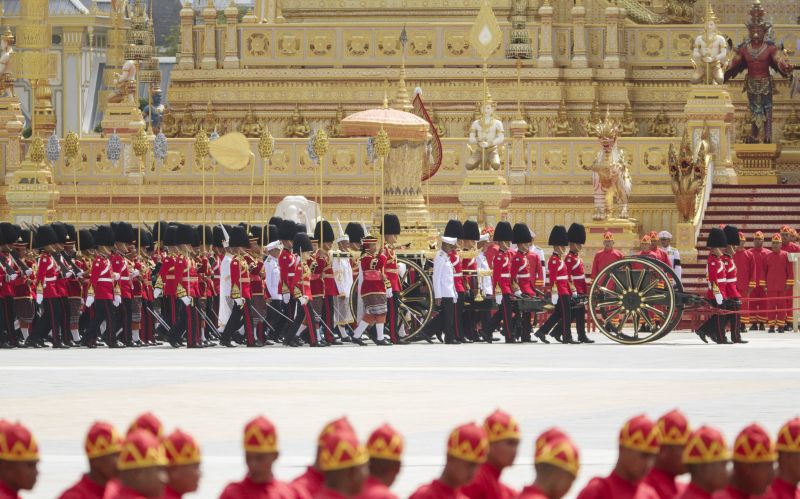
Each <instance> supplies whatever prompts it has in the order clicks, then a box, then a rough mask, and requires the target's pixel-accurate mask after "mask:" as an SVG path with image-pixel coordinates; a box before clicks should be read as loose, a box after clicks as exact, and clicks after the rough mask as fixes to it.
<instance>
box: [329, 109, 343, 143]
mask: <svg viewBox="0 0 800 499" xmlns="http://www.w3.org/2000/svg"><path fill="white" fill-rule="evenodd" d="M343 119H344V106H342V103H341V102H340V103H339V107H337V108H336V118H334V120H333V123H332V124H331V128H330V130H328V136H330V137H336V138H340V137H344V129H343V128H342V120H343Z"/></svg>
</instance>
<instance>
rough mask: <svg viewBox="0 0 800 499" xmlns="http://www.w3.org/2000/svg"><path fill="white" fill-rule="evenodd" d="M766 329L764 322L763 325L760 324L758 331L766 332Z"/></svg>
mask: <svg viewBox="0 0 800 499" xmlns="http://www.w3.org/2000/svg"><path fill="white" fill-rule="evenodd" d="M764 327H765V326H764V323H763V322H761V323H759V324H758V330H759V331H763V330H764Z"/></svg>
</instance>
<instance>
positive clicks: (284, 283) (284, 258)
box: [278, 248, 298, 294]
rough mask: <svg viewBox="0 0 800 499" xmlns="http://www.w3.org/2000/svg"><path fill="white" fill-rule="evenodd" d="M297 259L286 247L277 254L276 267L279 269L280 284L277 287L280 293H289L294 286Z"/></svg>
mask: <svg viewBox="0 0 800 499" xmlns="http://www.w3.org/2000/svg"><path fill="white" fill-rule="evenodd" d="M297 260H298V258H297V257H296V256H295V255H294V253H292V252H291V251H289V250H288V249H286V248H283V249H282V250H281V254H280V255H278V268H279V269H280V271H281V284H280V286H279V288H278V289H279V290H280V292H281V294H286V293H289V292H291V290H292V289H293V288H294V282H295V280H296V277H297V276H295V270H297Z"/></svg>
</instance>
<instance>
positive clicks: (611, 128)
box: [592, 106, 620, 141]
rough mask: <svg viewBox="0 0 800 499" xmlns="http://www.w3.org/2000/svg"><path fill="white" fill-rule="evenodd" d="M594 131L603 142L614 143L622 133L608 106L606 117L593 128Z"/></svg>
mask: <svg viewBox="0 0 800 499" xmlns="http://www.w3.org/2000/svg"><path fill="white" fill-rule="evenodd" d="M592 131H593V132H594V134H595V135H597V138H598V139H600V140H601V141H606V140H609V141H614V140H616V139H617V136H618V135H619V132H620V124H619V122H618V121H617V120H615V119H612V118H611V114H610V112H609V109H608V106H606V115H605V117H604V118H603V119H602V120H601V121H600V122H599V123H597V124H595V125H593V126H592Z"/></svg>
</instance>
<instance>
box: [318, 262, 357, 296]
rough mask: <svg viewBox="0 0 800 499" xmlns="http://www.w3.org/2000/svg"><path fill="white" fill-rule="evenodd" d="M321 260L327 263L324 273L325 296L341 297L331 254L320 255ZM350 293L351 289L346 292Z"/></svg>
mask: <svg viewBox="0 0 800 499" xmlns="http://www.w3.org/2000/svg"><path fill="white" fill-rule="evenodd" d="M320 258H322V259H323V260H324V261H325V270H324V271H323V273H322V279H323V281H324V283H325V296H339V287H338V285H337V284H336V275H334V273H333V265H332V264H331V257H330V255H329V254H326V253H320ZM343 291H344V290H343ZM349 291H350V290H349V289H348V290H346V292H349Z"/></svg>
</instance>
